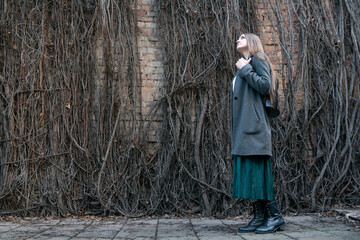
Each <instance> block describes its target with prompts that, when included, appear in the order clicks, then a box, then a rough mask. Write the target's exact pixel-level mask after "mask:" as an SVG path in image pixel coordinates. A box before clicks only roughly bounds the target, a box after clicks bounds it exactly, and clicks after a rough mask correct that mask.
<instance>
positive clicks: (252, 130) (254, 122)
mask: <svg viewBox="0 0 360 240" xmlns="http://www.w3.org/2000/svg"><path fill="white" fill-rule="evenodd" d="M244 132H245V133H246V134H256V133H259V132H261V121H260V117H259V113H258V112H257V110H256V108H254V107H253V106H252V107H251V109H250V111H249V115H248V116H247V117H246V119H245V125H244Z"/></svg>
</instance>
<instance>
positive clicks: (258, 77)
mask: <svg viewBox="0 0 360 240" xmlns="http://www.w3.org/2000/svg"><path fill="white" fill-rule="evenodd" d="M235 77H236V82H235V86H234V90H233V86H232V84H231V94H230V107H231V154H233V155H240V156H248V155H268V156H272V151H271V129H270V124H269V119H268V117H267V115H266V110H265V107H264V104H263V102H262V97H263V96H265V95H268V94H269V92H270V79H271V76H270V66H269V63H268V62H266V61H262V60H260V59H259V58H256V57H255V56H252V57H251V62H250V64H246V65H245V66H244V67H243V68H241V69H240V70H238V71H237V72H236V74H235Z"/></svg>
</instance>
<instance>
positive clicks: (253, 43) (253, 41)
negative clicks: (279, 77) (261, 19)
mask: <svg viewBox="0 0 360 240" xmlns="http://www.w3.org/2000/svg"><path fill="white" fill-rule="evenodd" d="M244 35H245V39H246V42H247V45H248V49H249V52H250V54H251V55H253V56H255V57H257V58H259V59H261V60H263V61H267V62H268V63H269V66H270V73H271V83H270V100H271V101H272V103H273V104H276V105H277V103H274V102H273V101H275V100H276V99H277V98H276V97H275V92H276V91H274V88H275V89H276V88H277V87H278V85H277V81H276V73H275V72H274V69H273V66H272V64H271V62H270V60H269V58H268V56H267V55H266V53H265V51H264V47H263V45H262V43H261V40H260V38H259V37H258V36H257V35H255V34H253V33H244ZM259 53H262V54H260V55H261V56H259Z"/></svg>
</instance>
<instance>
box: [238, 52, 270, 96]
mask: <svg viewBox="0 0 360 240" xmlns="http://www.w3.org/2000/svg"><path fill="white" fill-rule="evenodd" d="M239 75H240V77H241V78H242V79H244V80H246V81H247V83H248V84H249V85H250V86H251V87H252V88H253V89H255V90H256V91H258V92H259V93H260V94H261V95H263V96H266V95H268V94H269V93H270V82H271V74H270V66H269V63H268V62H266V61H263V60H260V59H258V58H256V57H252V58H251V62H250V64H246V65H245V66H244V67H242V68H241V69H240V72H239Z"/></svg>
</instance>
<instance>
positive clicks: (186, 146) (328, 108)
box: [0, 0, 360, 217]
mask: <svg viewBox="0 0 360 240" xmlns="http://www.w3.org/2000/svg"><path fill="white" fill-rule="evenodd" d="M257 4H263V6H265V9H267V11H266V17H268V18H269V19H270V20H271V24H272V26H273V27H274V33H276V34H275V35H276V39H275V40H276V41H277V42H278V43H279V46H280V49H279V52H281V61H280V69H279V72H278V79H279V81H280V82H281V84H282V90H281V95H282V98H281V102H282V105H281V106H282V107H281V110H282V114H281V116H280V117H279V118H278V119H274V120H272V121H271V124H272V130H273V146H274V148H273V149H274V161H273V164H274V180H275V186H276V188H275V189H276V196H277V198H278V200H279V203H280V206H281V208H282V209H283V210H286V211H293V212H301V211H307V210H324V209H326V208H327V207H328V206H331V205H333V204H339V203H344V204H351V205H356V204H359V203H360V202H359V201H360V200H359V199H360V195H359V192H360V170H359V169H360V168H359V165H360V144H359V141H360V135H359V128H360V116H359V111H360V110H359V105H360V100H359V99H360V98H359V87H360V82H359V78H360V77H359V73H360V51H359V45H360V22H359V19H360V3H359V2H358V1H356V0H341V1H333V0H317V1H304V0H282V1H270V0H258V1H249V0H247V1H235V0H221V1H215V0H209V1H200V0H199V1H180V0H174V1H168V0H157V1H155V2H154V5H155V6H154V7H155V8H156V10H157V12H158V16H157V21H158V32H159V33H160V34H161V36H162V38H161V40H162V42H161V43H162V46H163V48H164V51H163V56H164V71H165V81H164V86H163V88H162V89H161V91H162V98H161V99H160V100H159V101H158V102H157V103H156V104H155V105H154V108H153V109H152V111H151V112H150V113H149V114H148V115H147V116H142V115H141V114H140V113H139V109H138V106H139V105H141V101H142V98H141V91H140V87H139V86H140V85H141V84H140V83H141V77H140V74H139V73H140V69H139V58H140V57H139V49H138V45H137V38H138V36H139V33H138V28H136V27H134V26H136V23H137V19H136V9H137V1H135V0H90V1H85V0H80V1H78V0H76V1H75V0H56V1H50V0H41V1H23V0H17V1H10V0H2V1H1V4H0V13H1V15H0V34H1V38H0V69H1V71H0V94H1V104H0V111H1V126H0V214H1V215H4V214H17V215H21V216H27V215H59V216H66V215H68V214H85V213H90V214H121V215H126V216H142V215H151V214H164V213H169V214H197V213H199V214H202V215H217V216H222V217H224V216H233V215H236V214H239V213H240V212H241V211H243V210H244V209H245V207H246V206H247V204H248V202H247V201H239V200H236V199H233V198H232V197H231V193H230V189H231V182H232V166H231V164H232V162H231V158H230V155H229V153H230V145H229V144H230V139H229V138H230V135H229V131H230V122H229V115H230V113H229V98H228V97H229V87H230V81H231V78H232V76H233V74H234V65H235V60H236V53H235V51H234V47H235V40H236V39H237V37H238V36H239V33H240V32H244V31H246V32H254V33H258V34H259V33H260V32H259V31H260V27H261V26H260V25H259V21H258V20H259V16H258V15H257V12H256V8H257ZM99 63H102V64H99ZM159 114H161V116H162V119H163V121H162V122H161V126H160V128H159V129H158V139H157V140H158V142H157V144H156V145H151V146H152V149H151V151H150V150H149V146H148V144H149V143H148V141H147V139H148V138H147V136H148V134H149V132H150V131H152V127H153V125H152V120H153V117H154V116H156V115H159Z"/></svg>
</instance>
